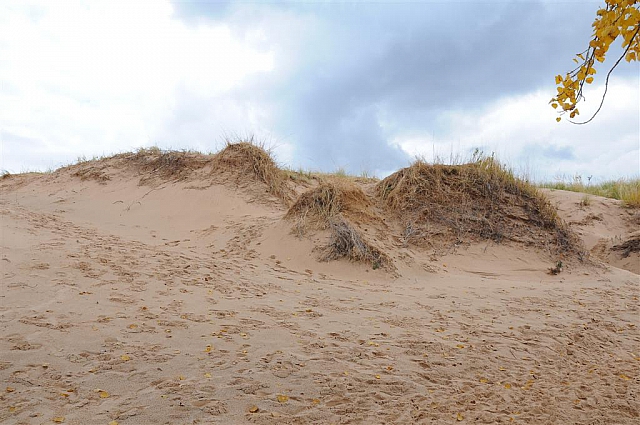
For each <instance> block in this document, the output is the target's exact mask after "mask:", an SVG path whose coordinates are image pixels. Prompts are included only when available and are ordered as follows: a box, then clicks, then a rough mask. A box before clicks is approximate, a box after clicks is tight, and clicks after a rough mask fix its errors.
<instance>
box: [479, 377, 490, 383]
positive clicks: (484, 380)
mask: <svg viewBox="0 0 640 425" xmlns="http://www.w3.org/2000/svg"><path fill="white" fill-rule="evenodd" d="M487 382H489V380H488V379H487V378H480V383H481V384H486V383H487Z"/></svg>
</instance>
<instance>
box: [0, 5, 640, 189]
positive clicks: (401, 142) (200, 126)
mask: <svg viewBox="0 0 640 425" xmlns="http://www.w3.org/2000/svg"><path fill="white" fill-rule="evenodd" d="M601 3H603V2H601V1H563V2H558V1H552V0H545V1H542V0H541V1H534V0H527V1H517V0H513V1H506V0H502V1H501V0H493V1H472V0H466V1H462V0H461V1H455V0H450V1H428V0H425V1H402V2H395V1H365V2H362V1H349V2H328V1H327V2H325V1H314V2H289V1H270V2H262V1H257V0H254V1H235V2H229V1H203V0H197V1H184V0H179V1H178V0H176V1H169V0H145V1H119V0H111V1H101V0H91V1H80V0H78V1H74V0H64V1H59V2H51V1H13V0H9V1H7V0H5V1H3V2H0V169H2V170H7V171H9V172H12V173H18V172H25V171H45V170H50V169H55V168H57V167H60V166H62V165H66V164H69V163H71V162H74V161H75V160H77V158H79V157H86V158H91V157H93V156H100V155H109V154H113V153H118V152H123V151H131V150H135V149H136V148H139V147H149V146H159V147H161V148H164V149H196V150H200V151H204V152H208V151H217V150H219V149H220V148H221V147H222V146H224V143H225V141H226V140H228V139H230V140H236V139H237V138H243V137H244V138H246V137H249V136H252V135H253V136H254V137H255V138H256V140H259V141H262V142H263V143H265V145H266V146H268V147H270V148H271V149H272V150H273V154H274V156H275V157H276V159H277V161H278V162H279V163H280V164H282V165H284V166H288V167H291V168H294V169H298V168H303V169H310V170H317V171H325V172H332V171H336V170H339V169H342V170H345V171H347V172H349V173H353V174H361V173H366V174H368V175H376V176H378V177H384V176H386V175H388V174H390V173H392V172H394V171H395V170H397V169H399V168H401V167H405V166H407V165H409V164H410V163H411V161H413V160H414V159H415V158H416V157H420V158H423V159H425V160H427V161H433V160H434V159H436V158H437V159H438V160H441V161H445V162H446V161H449V160H450V159H451V158H455V159H456V160H460V159H464V158H468V157H470V156H471V154H472V152H473V151H474V150H475V149H480V150H482V151H484V152H485V153H487V154H495V155H496V156H497V157H498V158H499V159H501V160H502V161H503V162H506V163H507V164H508V165H509V166H511V167H513V168H514V169H515V170H516V171H517V172H518V173H522V174H523V175H525V176H527V177H529V178H531V179H534V180H538V181H542V180H547V181H549V180H554V179H559V178H572V177H573V176H576V175H578V176H582V178H583V179H586V178H587V177H588V176H592V178H593V179H594V180H593V181H598V180H606V179H617V178H621V177H633V176H637V175H638V174H640V84H639V74H640V72H639V71H640V68H639V64H638V63H637V62H635V63H627V62H622V63H621V64H620V66H618V68H617V69H616V70H615V71H614V73H613V75H612V77H611V80H610V84H609V89H608V93H607V96H606V99H605V103H604V107H603V109H602V111H601V112H600V114H599V115H598V116H597V117H596V118H595V119H594V121H592V122H591V123H589V124H587V125H573V124H570V123H569V122H567V121H566V120H563V121H561V122H560V123H557V122H556V121H555V117H556V113H555V111H554V110H553V109H552V108H551V107H550V106H549V104H548V102H549V100H550V98H551V97H552V96H553V95H554V94H555V84H554V77H555V75H557V74H564V73H565V72H566V71H568V70H570V69H572V68H573V66H572V65H573V62H572V58H573V57H574V55H575V54H576V53H579V52H581V51H583V50H584V49H585V48H586V46H587V45H588V41H589V39H590V36H591V23H592V22H593V19H594V17H595V11H596V10H597V8H598V7H599V6H600V5H601ZM619 45H620V41H616V46H617V47H616V48H613V49H611V50H610V52H609V56H610V57H609V60H608V61H606V62H605V63H604V64H599V65H598V67H597V70H598V74H597V75H596V77H597V78H596V81H595V82H594V84H593V85H592V86H590V87H589V89H588V91H587V92H586V93H585V96H586V102H585V103H584V104H583V105H581V106H580V111H581V115H580V117H584V118H585V119H586V118H588V117H589V116H590V115H591V114H590V113H592V112H593V111H595V109H596V108H597V106H598V105H599V103H600V99H601V95H602V93H603V90H604V85H603V82H604V76H605V75H606V72H607V71H608V69H609V68H610V67H611V65H612V64H613V61H614V60H615V59H617V57H616V55H617V54H618V55H619V53H620V52H621V49H620V47H619Z"/></svg>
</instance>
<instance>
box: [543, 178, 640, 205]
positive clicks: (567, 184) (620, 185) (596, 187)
mask: <svg viewBox="0 0 640 425" xmlns="http://www.w3.org/2000/svg"><path fill="white" fill-rule="evenodd" d="M540 186H541V187H544V188H547V189H558V190H568V191H571V192H581V193H587V194H589V195H595V196H603V197H605V198H612V199H618V200H621V201H623V202H624V204H625V205H626V206H628V207H632V208H640V178H630V179H619V180H608V181H604V182H601V183H596V184H591V181H590V180H589V181H588V183H587V184H584V183H583V181H582V178H581V177H580V176H574V177H573V178H571V179H566V178H561V179H558V181H556V182H553V183H543V184H541V185H540Z"/></svg>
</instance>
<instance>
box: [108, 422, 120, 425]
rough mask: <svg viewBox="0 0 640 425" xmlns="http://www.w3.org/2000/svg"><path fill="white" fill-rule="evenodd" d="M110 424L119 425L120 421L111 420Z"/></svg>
mask: <svg viewBox="0 0 640 425" xmlns="http://www.w3.org/2000/svg"><path fill="white" fill-rule="evenodd" d="M109 425H118V421H111V422H109Z"/></svg>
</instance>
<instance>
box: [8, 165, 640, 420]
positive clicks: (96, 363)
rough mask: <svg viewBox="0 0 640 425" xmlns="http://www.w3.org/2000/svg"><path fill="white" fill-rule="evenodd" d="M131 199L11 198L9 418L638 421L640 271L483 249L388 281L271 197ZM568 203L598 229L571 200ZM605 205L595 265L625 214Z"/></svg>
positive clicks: (112, 184)
mask: <svg viewBox="0 0 640 425" xmlns="http://www.w3.org/2000/svg"><path fill="white" fill-rule="evenodd" d="M137 183H138V181H137V180H136V179H132V178H126V176H120V177H118V176H113V177H112V179H111V180H110V181H108V182H107V184H98V183H97V182H94V181H90V180H89V181H80V180H79V179H78V178H74V177H71V176H69V175H68V174H64V173H58V174H54V175H45V176H38V175H32V176H29V175H26V176H14V177H12V178H11V179H7V180H6V181H3V182H2V183H0V189H1V190H2V192H1V199H0V214H1V215H0V217H1V220H2V221H1V229H2V240H1V241H0V249H1V251H2V252H1V256H2V258H1V259H0V262H1V264H2V269H1V272H2V284H1V289H2V291H1V293H0V323H1V327H0V379H1V380H2V383H3V386H2V388H0V390H1V391H2V394H1V395H0V422H2V423H8V424H10V423H25V424H41V423H52V419H53V418H59V420H62V419H61V418H64V423H69V424H108V423H109V422H110V421H114V420H115V421H117V423H119V424H148V423H158V424H192V423H193V424H195V423H220V424H233V423H265V424H281V423H285V424H286V423H386V424H389V423H398V424H400V423H456V422H458V421H460V422H461V423H510V422H514V423H529V424H546V423H554V424H555V423H557V424H567V423H580V424H631V423H637V421H638V420H639V418H640V416H639V415H640V400H639V396H640V395H639V388H640V386H639V385H638V384H639V383H640V334H639V332H638V326H640V323H638V321H639V313H640V309H639V301H638V296H639V295H640V294H639V292H640V285H639V278H638V275H636V274H633V273H631V272H629V271H626V270H622V269H619V268H616V267H610V266H598V265H586V264H585V265H571V266H570V267H568V268H567V270H565V271H564V272H563V273H561V274H560V275H558V276H550V275H548V274H547V273H546V270H547V269H548V267H549V266H550V265H552V264H550V260H549V258H548V257H546V256H544V255H543V253H540V252H536V251H534V250H528V251H525V250H524V249H523V248H519V247H516V246H504V245H500V246H496V245H494V244H486V245H481V246H480V245H477V246H471V247H468V248H460V249H458V250H457V251H455V252H452V253H450V254H449V255H447V256H444V257H437V258H436V257H434V256H432V255H429V253H424V254H423V255H422V254H421V253H420V252H417V253H416V252H414V253H413V254H415V255H413V256H412V257H411V258H409V257H407V256H406V253H407V252H408V251H407V250H405V251H402V250H398V251H396V252H394V253H392V255H393V257H394V259H395V260H396V261H397V262H398V269H399V271H398V274H399V277H394V276H391V275H389V274H386V273H385V272H383V271H381V270H372V269H370V268H369V267H366V266H363V265H356V264H349V263H346V262H341V261H338V262H332V263H319V262H317V261H316V260H315V257H316V254H315V253H314V252H313V251H312V247H313V243H312V242H311V241H308V240H299V239H297V238H296V237H294V236H292V235H291V234H290V233H289V231H290V225H289V224H287V223H285V222H283V221H282V219H281V217H282V216H283V214H284V212H285V210H284V208H283V207H282V206H280V205H279V204H278V203H277V202H276V201H275V200H272V202H264V201H261V200H257V199H255V198H254V197H252V196H250V195H248V194H247V193H245V192H244V191H242V190H237V189H236V188H234V187H230V186H222V185H213V186H206V185H204V186H197V185H196V186H194V184H193V182H183V183H164V184H162V185H161V186H158V187H156V188H155V190H151V189H152V188H150V187H148V186H138V184H137ZM196 187H198V188H196ZM552 196H553V199H554V201H555V202H559V203H560V209H561V211H562V213H563V214H567V217H568V218H569V219H572V218H574V219H575V220H578V221H579V220H583V217H582V215H584V213H585V212H584V211H582V210H580V209H579V208H578V206H576V205H575V199H572V198H571V197H572V196H573V194H568V193H565V192H554V193H552ZM600 203H602V205H600ZM591 208H592V209H594V213H595V214H602V217H603V219H602V220H600V221H598V223H596V224H594V225H593V226H592V227H588V226H586V225H585V226H582V227H581V228H580V230H581V231H583V233H584V234H585V240H586V243H587V245H590V246H589V248H592V247H593V246H595V245H596V244H597V242H598V241H599V240H600V239H602V238H609V237H611V235H612V234H613V233H616V232H619V230H620V229H619V228H618V227H615V226H618V224H614V225H612V226H613V227H607V226H609V223H613V222H616V223H617V221H616V220H618V219H619V218H620V217H619V216H620V215H621V214H622V216H624V214H626V213H624V212H621V209H620V207H619V206H617V205H615V204H613V203H610V202H605V201H602V200H600V199H598V200H597V201H596V205H594V206H592V207H591ZM596 208H598V209H597V211H595V209H596ZM575 220H574V221H575ZM620 220H622V219H620ZM603 229H604V230H603ZM605 230H606V231H607V232H613V233H606V234H605V233H602V232H604V231H605ZM626 231H627V230H624V232H626ZM620 233H623V231H622V230H620ZM616 234H617V233H616ZM594 238H595V239H594ZM596 239H597V240H596ZM594 240H596V242H595V243H594V242H593V241H594ZM409 250H411V249H409ZM405 260H406V261H405ZM628 268H632V267H628ZM5 387H6V388H5Z"/></svg>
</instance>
